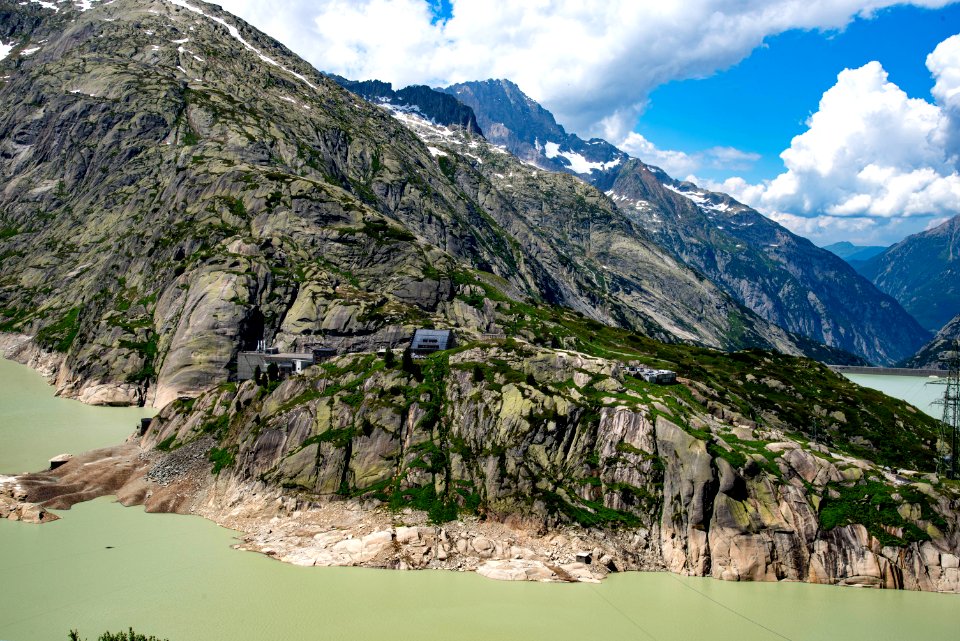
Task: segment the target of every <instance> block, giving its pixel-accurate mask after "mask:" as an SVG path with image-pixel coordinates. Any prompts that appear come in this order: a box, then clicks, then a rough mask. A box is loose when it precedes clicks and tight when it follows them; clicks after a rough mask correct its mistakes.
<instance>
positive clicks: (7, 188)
mask: <svg viewBox="0 0 960 641" xmlns="http://www.w3.org/2000/svg"><path fill="white" fill-rule="evenodd" d="M191 7H193V9H190V8H186V7H184V6H181V5H178V4H174V3H172V2H166V1H164V0H154V1H149V0H118V2H114V3H110V4H97V5H95V6H94V8H92V9H91V10H89V11H86V12H82V13H81V12H79V11H78V10H76V9H75V8H74V7H73V6H66V5H64V6H63V7H61V8H60V11H59V12H57V13H54V12H52V11H51V10H49V9H45V8H43V7H40V6H39V5H36V4H27V5H19V4H16V3H12V2H9V1H4V2H2V3H0V23H2V25H3V29H4V30H5V33H6V35H5V36H4V38H5V40H4V41H5V42H6V41H10V40H14V41H15V42H16V46H15V47H14V50H13V52H12V53H11V54H10V56H9V57H8V58H6V59H5V60H3V61H0V72H2V75H4V76H8V77H6V78H4V79H3V80H2V81H0V176H2V177H3V181H2V185H3V187H2V191H0V230H2V233H0V254H2V255H3V256H4V260H3V261H2V263H0V313H2V316H0V331H8V332H9V331H20V332H23V333H30V334H36V341H37V343H38V344H39V345H41V346H43V347H45V348H47V349H49V350H54V351H57V352H60V353H63V354H65V359H64V361H63V364H62V366H61V367H60V369H59V371H58V372H57V373H56V377H55V378H56V383H57V385H58V387H59V389H60V391H61V393H64V394H67V395H70V396H74V397H78V398H83V399H85V400H89V401H91V402H109V403H137V402H140V403H143V402H148V403H152V404H155V405H158V406H162V405H164V404H166V403H167V402H169V401H170V400H171V399H173V398H176V397H178V396H180V395H195V394H197V393H199V392H200V391H201V390H204V389H207V388H209V387H210V386H211V385H214V384H216V383H218V382H221V381H223V380H226V379H227V378H228V377H229V376H230V374H231V367H232V363H233V361H234V358H235V354H236V351H237V350H238V349H239V348H241V347H242V346H250V345H252V344H255V343H256V341H257V340H258V339H260V338H264V339H266V340H267V341H268V342H275V343H277V344H279V345H280V346H281V347H292V346H294V345H302V344H304V343H307V342H312V341H317V340H321V341H326V342H332V343H335V344H337V345H340V346H353V347H357V348H363V347H370V346H373V345H375V344H377V342H378V341H381V340H384V339H390V338H391V337H392V339H393V340H396V337H398V336H403V335H404V334H406V333H408V332H409V329H410V328H411V327H414V326H417V325H422V324H426V323H434V324H437V323H440V324H445V325H455V326H458V327H461V328H463V329H464V330H466V331H468V332H470V331H474V332H476V331H489V330H493V329H497V328H495V327H492V326H491V323H493V322H494V319H493V317H492V312H491V307H490V304H488V303H483V299H484V296H483V291H484V290H483V289H482V288H478V287H477V286H476V285H469V284H468V283H469V282H473V281H474V280H475V278H474V276H469V277H467V276H465V274H471V273H473V274H475V273H476V272H477V270H479V271H482V272H484V273H485V274H486V275H484V276H483V277H482V278H486V279H489V280H490V281H491V282H495V283H496V286H497V287H498V288H499V290H500V291H501V292H503V294H502V295H505V296H507V297H510V298H512V299H513V300H524V301H529V302H531V303H532V304H534V305H538V304H543V303H552V304H559V305H564V306H567V307H569V308H572V309H575V310H577V311H579V312H581V313H583V314H585V315H587V316H588V317H591V318H593V319H596V320H598V321H601V322H604V323H612V324H617V325H621V326H624V327H629V328H633V329H635V330H637V331H639V332H642V333H645V334H648V335H650V336H654V337H657V338H659V339H661V340H671V341H675V340H689V341H696V342H700V343H704V344H707V345H712V346H716V347H721V348H725V349H735V348H741V347H747V346H764V347H770V348H775V349H779V350H783V351H786V352H790V353H799V352H801V351H804V350H808V351H810V352H811V353H812V352H813V350H815V349H816V347H815V346H810V345H807V344H804V343H802V341H799V340H797V339H795V338H794V337H792V336H790V335H788V334H787V333H785V332H783V331H781V330H780V329H779V328H777V327H775V326H773V325H771V324H769V323H767V322H766V321H763V320H762V319H760V318H759V317H757V316H756V315H754V314H752V313H751V312H749V311H747V310H746V309H744V308H743V307H742V306H740V305H739V304H737V303H736V302H735V301H734V300H733V299H732V298H730V296H729V295H727V294H725V293H723V292H722V291H721V290H719V289H718V288H717V287H716V286H715V285H713V284H712V283H711V282H710V281H708V280H706V279H704V278H703V277H701V276H699V275H697V274H696V273H694V272H692V271H691V270H690V269H689V268H688V267H686V266H685V265H682V264H680V263H678V262H677V261H676V260H675V259H673V258H672V257H671V256H669V255H668V254H667V253H666V252H664V251H663V250H661V249H659V248H658V247H657V246H656V245H655V244H653V243H652V242H650V241H649V240H648V239H647V237H646V236H645V234H644V233H643V231H642V230H641V229H640V228H638V227H637V226H636V225H635V224H634V223H633V222H631V221H630V219H629V218H627V217H626V216H624V215H622V214H621V213H620V212H619V211H618V210H617V209H616V208H615V207H614V206H613V205H612V203H611V202H610V201H609V200H608V199H607V198H605V197H604V196H603V195H602V194H600V193H599V192H597V191H596V190H595V189H593V188H592V187H589V186H587V185H584V184H583V183H582V182H580V181H579V180H577V179H575V178H574V177H571V176H565V175H559V174H547V173H544V172H542V171H537V170H535V169H533V168H531V167H528V166H526V165H523V164H522V163H520V162H519V161H517V160H516V159H514V158H512V157H511V156H509V155H508V154H503V153H502V150H497V149H496V148H493V147H492V146H490V145H488V144H487V143H486V142H485V141H483V140H482V139H479V138H477V137H474V136H472V135H471V134H470V133H469V132H464V131H462V130H458V131H451V130H446V129H444V132H445V133H443V134H442V135H441V133H438V131H437V130H436V129H435V128H434V130H433V134H431V135H434V136H435V137H436V136H440V137H442V138H444V140H445V142H430V147H432V149H430V148H428V145H427V144H425V142H424V139H423V138H422V137H421V136H426V137H427V138H429V137H430V136H428V135H427V134H425V133H423V131H421V132H420V135H419V136H418V134H417V133H415V132H414V131H413V130H412V129H411V128H410V127H414V122H413V121H414V120H415V119H412V118H406V119H405V120H403V121H402V122H401V121H399V120H398V118H396V117H394V116H392V115H391V114H390V112H388V111H387V110H385V109H382V108H379V107H375V106H372V105H370V104H369V103H367V102H365V101H363V100H360V99H358V98H357V97H356V96H354V95H353V94H351V93H349V92H347V91H345V90H343V89H342V88H341V87H339V86H338V85H337V84H336V83H334V82H332V81H331V80H330V79H329V78H327V77H325V76H323V75H322V74H319V73H318V72H316V71H314V70H313V69H311V68H310V67H309V66H308V65H306V64H305V63H304V62H303V61H302V60H300V59H299V58H297V57H296V56H294V55H293V54H292V53H290V52H289V51H288V50H286V49H285V48H284V47H283V46H282V45H280V44H279V43H277V42H275V41H273V40H271V39H269V38H267V37H266V36H264V35H263V34H261V33H259V32H257V31H256V30H254V29H252V28H251V27H249V26H248V25H246V24H244V23H243V22H242V21H239V20H237V19H236V18H233V17H232V16H229V14H226V13H223V12H222V11H220V10H219V9H218V8H216V7H215V6H213V5H203V4H196V5H195V6H194V5H191ZM220 21H223V22H220ZM231 29H232V30H233V31H231ZM31 48H38V50H37V51H36V52H34V53H32V54H29V55H24V54H23V53H22V52H23V51H24V50H28V49H31ZM400 116H402V114H400ZM414 128H416V127H414ZM431 140H432V139H431ZM495 156H500V157H502V158H501V159H500V160H498V161H492V160H491V159H493V158H494V157H495ZM488 161H489V162H488Z"/></svg>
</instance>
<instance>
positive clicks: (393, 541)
mask: <svg viewBox="0 0 960 641" xmlns="http://www.w3.org/2000/svg"><path fill="white" fill-rule="evenodd" d="M208 445H209V443H201V442H197V443H195V444H192V446H185V447H184V448H182V449H181V450H179V451H178V452H179V454H180V455H179V456H178V457H177V458H176V460H171V459H172V458H173V457H172V456H163V455H162V454H161V453H159V452H156V451H148V450H144V449H142V448H141V447H140V446H139V445H138V444H137V443H136V442H135V441H134V440H132V439H131V440H128V442H127V443H124V444H123V445H119V446H116V447H109V448H103V449H100V450H94V451H91V452H87V453H84V454H81V455H78V456H75V457H73V458H72V459H71V460H70V461H69V462H67V463H65V464H64V465H63V466H61V467H59V468H57V469H55V470H49V471H45V472H37V473H33V474H25V475H22V476H20V477H16V478H13V477H7V479H8V482H7V483H2V482H0V516H4V517H6V518H14V517H13V516H6V514H5V513H4V511H3V510H4V508H5V506H7V505H9V504H10V503H11V502H14V501H16V505H17V510H18V511H17V514H23V515H25V517H26V516H28V515H37V514H39V515H46V516H43V517H41V518H23V520H24V521H29V522H34V523H42V522H46V521H48V520H54V519H56V518H59V517H57V516H56V515H55V514H52V513H50V512H49V511H47V510H48V509H69V508H70V507H71V506H73V505H75V504H77V503H80V502H84V501H88V500H92V499H94V498H98V497H100V496H108V495H115V496H116V497H117V500H118V501H119V502H120V503H122V504H123V505H125V506H134V505H143V506H144V508H145V510H146V511H147V512H151V513H154V512H172V513H177V514H194V515H197V516H202V517H204V518H207V519H209V520H211V521H214V522H215V523H217V524H218V525H221V526H223V527H226V528H230V529H234V530H238V531H240V532H242V533H243V535H242V538H241V541H240V542H239V543H237V544H236V545H235V546H234V547H235V548H237V549H241V550H248V551H254V552H260V553H262V554H265V555H267V556H269V557H271V558H274V559H277V560H279V561H282V562H285V563H292V564H294V565H300V566H362V567H372V568H385V569H399V570H414V569H447V570H454V571H468V572H472V571H476V572H477V573H478V574H480V575H481V576H486V577H488V578H494V579H501V580H529V581H548V582H582V581H586V582H596V581H599V580H601V579H602V578H603V577H605V576H606V575H607V574H609V573H610V572H616V571H626V570H645V571H658V570H662V569H663V566H662V565H661V564H660V563H659V562H658V561H657V559H656V557H655V555H653V554H647V555H646V556H639V555H636V554H631V555H630V556H629V558H627V557H624V556H621V555H620V554H618V552H617V551H618V549H622V548H623V543H624V542H625V541H623V540H621V537H620V536H619V535H617V534H616V533H604V532H598V531H587V530H583V529H581V528H576V527H569V528H563V529H561V530H556V531H550V532H545V533H544V532H540V531H538V530H537V529H536V528H531V527H530V526H529V524H527V523H524V522H523V521H522V520H520V519H507V520H506V521H504V522H499V521H480V520H479V519H477V518H475V517H471V518H467V519H463V520H460V521H454V522H450V523H446V524H444V525H442V526H437V525H431V524H429V522H428V519H427V515H426V514H425V513H424V512H420V511H416V510H410V509H406V510H403V511H402V512H399V513H392V512H390V511H389V510H387V509H385V508H383V507H377V508H372V509H371V508H370V507H368V506H364V505H363V504H362V503H361V502H360V501H322V502H309V503H305V502H304V501H302V500H299V499H297V498H295V497H291V496H286V495H284V494H283V493H282V492H281V491H278V490H276V489H275V488H271V487H269V486H266V485H264V484H262V483H258V482H248V481H241V480H238V479H236V478H235V477H232V476H223V477H217V476H214V475H211V474H210V470H209V463H207V461H206V457H205V456H203V453H205V451H206V447H207V446H208ZM198 453H199V455H198ZM14 488H16V494H17V496H19V499H15V498H14V496H13V495H14V492H15V490H14ZM10 513H13V512H10ZM633 538H634V540H636V539H637V535H636V534H634V536H633ZM654 548H655V546H651V547H649V548H648V550H649V551H652V550H653V549H654ZM578 557H579V558H578ZM584 558H586V559H587V560H589V561H590V562H589V563H585V562H583V559H584Z"/></svg>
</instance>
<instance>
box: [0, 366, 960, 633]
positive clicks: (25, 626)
mask: <svg viewBox="0 0 960 641" xmlns="http://www.w3.org/2000/svg"><path fill="white" fill-rule="evenodd" d="M0 364H2V365H4V367H3V368H2V369H0V389H8V388H9V386H10V385H11V384H17V383H18V380H19V378H20V377H23V376H27V377H28V376H29V375H31V373H30V372H28V371H26V370H25V369H24V368H20V367H19V366H13V367H9V366H7V364H5V363H2V362H0ZM38 389H39V390H40V391H43V388H38ZM45 389H46V395H43V394H39V395H38V396H36V397H34V398H33V401H32V402H33V403H34V404H35V408H34V409H35V410H36V413H37V416H43V415H44V414H45V413H47V412H48V411H49V408H48V407H47V404H48V403H52V404H58V403H60V402H66V403H70V404H72V405H75V406H76V408H75V409H76V411H78V412H81V411H84V408H83V407H82V406H80V405H79V404H77V403H73V402H70V401H60V400H59V399H54V398H53V396H52V391H51V390H50V388H45ZM65 411H66V412H67V413H68V414H69V410H65ZM23 412H24V403H23V402H20V401H18V402H17V403H13V404H11V403H8V402H7V397H5V396H4V397H0V426H6V425H7V424H8V423H9V421H10V420H11V416H12V415H13V414H17V413H19V414H18V415H20V416H23ZM100 412H102V415H101V418H100V420H101V421H104V422H110V423H111V425H112V427H110V429H115V430H116V433H117V434H118V435H119V436H120V437H123V436H125V435H126V434H127V433H128V432H129V428H128V427H127V426H128V425H130V423H131V416H130V415H129V414H128V413H127V412H126V411H123V410H115V409H101V410H100ZM113 417H116V418H115V420H114V419H113ZM108 419H109V420H108ZM35 423H36V427H35V428H34V429H33V430H31V431H27V432H24V433H21V432H12V431H3V432H0V438H2V440H0V446H2V447H3V449H6V448H7V445H8V444H9V443H11V436H10V435H11V434H17V435H18V436H17V441H16V442H15V443H14V444H15V446H16V450H17V452H19V453H20V454H19V455H14V454H6V456H8V457H9V459H8V460H9V461H10V462H11V465H12V468H13V469H20V468H24V467H27V468H29V467H31V466H34V467H35V465H33V464H32V463H31V461H32V460H33V459H34V458H36V457H38V456H39V457H40V458H42V459H43V460H44V461H45V460H46V458H48V457H49V456H50V455H52V454H56V453H57V452H60V451H63V450H65V449H70V448H67V447H64V446H63V445H62V443H60V442H59V441H57V440H54V441H53V442H52V443H49V442H48V445H46V446H45V445H43V441H42V440H38V441H37V442H36V443H31V444H30V446H29V447H27V446H26V445H24V444H23V443H20V442H19V441H20V440H22V439H24V438H26V439H27V440H29V438H30V437H32V436H37V437H38V439H40V438H41V436H40V434H39V433H40V432H41V430H42V423H40V422H39V421H35ZM105 429H106V427H105ZM24 434H26V436H24ZM51 445H52V447H50V449H49V450H47V451H45V450H44V447H49V446H51ZM18 456H19V457H20V458H17V457H18ZM59 514H60V516H62V517H63V518H62V519H61V520H59V521H56V522H54V523H49V524H46V525H43V526H36V525H28V524H23V523H15V522H10V521H0V639H2V640H4V641H61V640H63V639H65V638H66V633H67V631H68V630H69V629H70V628H78V629H79V630H80V631H81V633H82V634H83V635H85V636H87V637H88V638H94V639H95V638H96V635H97V634H99V633H100V632H102V631H103V630H105V629H108V628H109V629H114V630H119V629H121V628H126V627H127V626H130V625H132V626H134V627H135V628H137V629H138V630H140V631H145V632H149V633H151V634H156V635H159V636H162V637H168V638H169V639H170V640H171V641H228V640H230V641H271V640H277V641H298V640H301V639H302V640H307V639H310V640H313V639H317V640H319V639H323V640H327V639H330V640H341V639H342V640H344V641H347V640H351V641H353V640H355V641H367V640H370V641H373V640H376V641H383V640H386V639H390V640H397V641H399V640H404V639H411V640H414V639H415V640H416V641H432V640H437V641H459V640H464V641H471V640H477V641H479V640H483V641H488V640H493V639H495V640H497V641H513V640H517V641H519V640H524V641H528V640H537V639H549V640H551V641H563V640H567V639H569V640H571V641H573V640H576V641H589V640H593V639H643V640H650V639H653V640H660V641H666V640H676V641H680V640H683V641H689V640H695V639H710V640H715V641H726V640H730V641H733V640H736V641H752V640H757V641H760V640H767V639H790V640H794V641H798V640H801V639H803V640H811V641H814V640H823V641H828V640H829V641H833V640H835V639H844V640H850V641H855V640H859V639H862V640H864V641H866V640H870V641H883V640H887V639H889V640H891V641H894V640H896V641H901V640H904V639H920V638H941V639H949V638H956V630H957V627H956V623H955V613H956V612H957V610H958V608H960V596H956V595H943V594H923V593H910V592H893V591H873V590H858V589H853V588H835V587H828V586H815V585H804V584H788V583H779V584H770V583H756V584H750V583H727V582H722V581H713V580H710V579H697V578H687V577H677V576H674V575H670V574H640V573H628V574H623V575H616V576H613V577H611V578H609V579H608V580H606V581H604V582H603V583H602V584H601V585H544V584H528V583H501V582H496V581H490V580H487V579H484V578H482V577H479V576H476V575H473V574H460V573H454V572H440V571H438V572H429V571H424V572H393V571H384V570H367V569H360V568H301V567H296V566H291V565H287V564H283V563H279V562H277V561H273V560H271V559H269V558H267V557H264V556H262V555H259V554H254V553H250V552H241V551H237V550H233V549H231V548H230V544H231V543H232V542H233V540H234V536H235V533H234V532H231V531H229V530H226V529H223V528H221V527H218V526H216V525H215V524H213V523H211V522H209V521H205V520H203V519H200V518H198V517H189V516H178V515H169V514H146V513H144V512H143V510H142V509H141V508H124V507H122V506H120V505H119V504H117V503H115V502H114V501H113V500H112V499H110V498H102V499H98V500H96V501H91V502H89V503H84V504H80V505H77V506H75V507H74V508H73V509H72V510H69V511H63V512H60V513H59Z"/></svg>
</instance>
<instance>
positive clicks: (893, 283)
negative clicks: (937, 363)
mask: <svg viewBox="0 0 960 641" xmlns="http://www.w3.org/2000/svg"><path fill="white" fill-rule="evenodd" d="M858 270H859V272H860V273H861V274H863V275H864V276H865V277H866V278H868V279H870V280H871V281H872V282H873V283H874V284H875V285H876V286H877V287H878V288H879V289H880V291H882V292H885V293H887V294H889V295H891V296H893V297H894V298H896V299H897V301H899V302H900V304H901V305H903V307H904V309H906V310H907V311H908V312H910V313H911V314H912V315H913V317H914V318H916V319H917V320H918V321H919V322H920V324H921V325H923V326H924V327H926V328H927V329H929V330H931V331H934V332H935V331H937V330H938V329H940V328H941V327H943V326H944V325H945V324H946V323H947V322H948V321H949V320H950V319H951V318H953V317H954V316H956V315H957V314H958V313H960V216H954V217H953V218H951V219H950V220H948V221H946V222H945V223H943V224H941V225H939V226H937V227H934V228H933V229H930V230H927V231H925V232H921V233H919V234H914V235H913V236H908V237H907V238H904V239H903V240H901V241H900V242H899V243H897V244H896V245H894V246H892V247H890V248H889V249H887V250H886V251H884V252H883V253H881V254H879V255H877V256H874V257H873V258H871V259H870V260H868V261H866V262H865V263H863V264H862V265H861V266H860V267H859V268H858Z"/></svg>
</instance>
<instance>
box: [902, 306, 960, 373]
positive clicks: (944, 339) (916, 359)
mask: <svg viewBox="0 0 960 641" xmlns="http://www.w3.org/2000/svg"><path fill="white" fill-rule="evenodd" d="M958 340H960V314H958V315H957V316H954V317H953V319H951V320H950V322H949V323H947V324H946V325H944V326H943V328H942V329H941V330H940V331H939V332H937V335H936V336H934V337H933V340H932V341H930V342H929V343H927V344H926V345H924V346H923V347H921V348H920V350H919V351H918V352H917V353H916V354H914V355H913V356H911V357H910V358H908V359H907V360H905V361H904V362H903V366H904V367H916V368H920V369H943V368H944V367H945V365H944V363H943V362H942V361H941V360H940V354H941V352H944V351H947V350H952V349H955V345H956V341H958Z"/></svg>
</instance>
